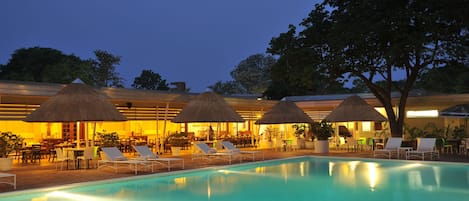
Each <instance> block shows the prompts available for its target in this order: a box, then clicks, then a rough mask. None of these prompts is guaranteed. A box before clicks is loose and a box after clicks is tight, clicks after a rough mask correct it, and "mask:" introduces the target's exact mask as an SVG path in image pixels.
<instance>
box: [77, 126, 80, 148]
mask: <svg viewBox="0 0 469 201" xmlns="http://www.w3.org/2000/svg"><path fill="white" fill-rule="evenodd" d="M76 136H77V148H80V122H79V121H77V133H76Z"/></svg>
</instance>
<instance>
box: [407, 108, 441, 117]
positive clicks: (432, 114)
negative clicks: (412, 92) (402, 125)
mask: <svg viewBox="0 0 469 201" xmlns="http://www.w3.org/2000/svg"><path fill="white" fill-rule="evenodd" d="M419 117H438V110H418V111H417V110H415V111H413V110H410V111H407V118H419Z"/></svg>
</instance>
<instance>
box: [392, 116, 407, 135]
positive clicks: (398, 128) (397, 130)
mask: <svg viewBox="0 0 469 201" xmlns="http://www.w3.org/2000/svg"><path fill="white" fill-rule="evenodd" d="M403 127H404V125H403V124H402V123H399V120H398V121H396V120H393V119H389V128H390V129H391V137H402V135H403V134H404V128H403Z"/></svg>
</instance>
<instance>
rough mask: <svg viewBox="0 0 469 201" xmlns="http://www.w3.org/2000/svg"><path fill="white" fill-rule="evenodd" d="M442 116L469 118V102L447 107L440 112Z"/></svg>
mask: <svg viewBox="0 0 469 201" xmlns="http://www.w3.org/2000/svg"><path fill="white" fill-rule="evenodd" d="M440 115H441V116H445V117H459V118H469V104H460V105H455V106H451V107H449V108H446V109H444V110H442V111H441V112H440Z"/></svg>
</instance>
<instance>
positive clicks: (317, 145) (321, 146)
mask: <svg viewBox="0 0 469 201" xmlns="http://www.w3.org/2000/svg"><path fill="white" fill-rule="evenodd" d="M314 153H321V154H324V153H329V141H327V140H317V141H315V142H314Z"/></svg>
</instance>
